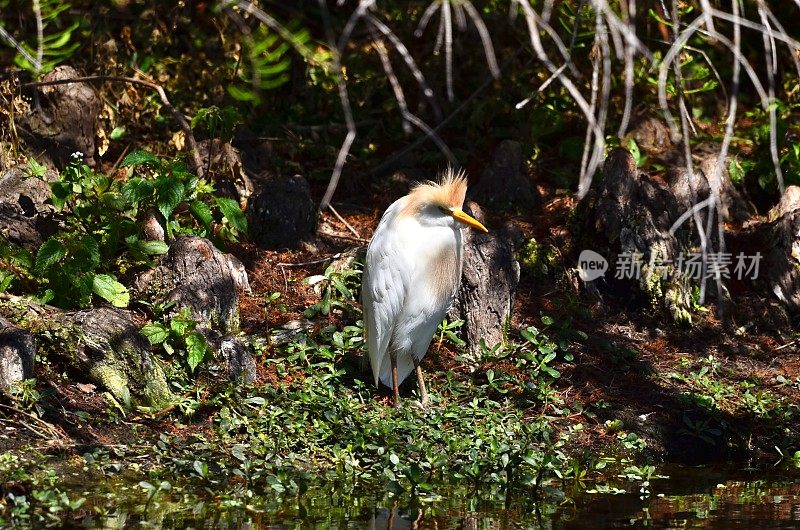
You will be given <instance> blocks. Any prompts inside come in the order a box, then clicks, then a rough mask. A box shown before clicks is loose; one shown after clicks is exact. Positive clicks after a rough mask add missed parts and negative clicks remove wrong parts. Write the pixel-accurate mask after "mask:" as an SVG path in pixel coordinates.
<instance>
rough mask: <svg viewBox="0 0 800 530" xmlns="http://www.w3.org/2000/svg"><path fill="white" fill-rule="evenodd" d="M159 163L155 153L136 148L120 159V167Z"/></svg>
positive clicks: (150, 165)
mask: <svg viewBox="0 0 800 530" xmlns="http://www.w3.org/2000/svg"><path fill="white" fill-rule="evenodd" d="M159 164H161V161H160V160H159V159H158V157H157V156H156V155H154V154H153V153H151V152H149V151H144V150H137V151H134V152H132V153H129V154H128V156H126V157H125V158H124V159H123V160H122V164H120V166H121V167H128V166H131V167H136V166H147V167H157V166H158V165H159Z"/></svg>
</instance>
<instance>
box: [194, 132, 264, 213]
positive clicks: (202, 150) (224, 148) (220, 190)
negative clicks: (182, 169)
mask: <svg viewBox="0 0 800 530" xmlns="http://www.w3.org/2000/svg"><path fill="white" fill-rule="evenodd" d="M197 151H198V153H199V154H200V160H201V161H202V163H203V170H204V174H205V176H206V178H208V179H210V180H211V181H212V182H214V188H215V190H216V192H217V194H218V195H221V196H223V197H230V198H231V199H236V200H237V201H239V204H240V205H241V206H242V207H243V208H244V207H245V206H246V205H247V200H248V199H249V198H250V195H252V193H253V183H252V182H251V181H250V178H249V177H248V176H247V172H246V171H245V169H244V165H243V164H242V157H241V155H240V154H239V150H238V149H236V148H235V147H233V146H232V145H231V144H230V143H228V142H223V141H222V140H220V139H218V138H214V139H213V140H202V141H200V142H198V143H197ZM193 169H195V170H196V168H193Z"/></svg>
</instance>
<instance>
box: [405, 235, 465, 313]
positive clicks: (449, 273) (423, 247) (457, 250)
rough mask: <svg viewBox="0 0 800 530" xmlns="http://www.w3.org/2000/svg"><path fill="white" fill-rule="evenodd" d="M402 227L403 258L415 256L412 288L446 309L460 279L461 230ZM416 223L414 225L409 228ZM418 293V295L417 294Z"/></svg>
mask: <svg viewBox="0 0 800 530" xmlns="http://www.w3.org/2000/svg"><path fill="white" fill-rule="evenodd" d="M408 224H409V226H404V227H403V229H404V230H403V231H404V232H405V234H404V235H406V236H407V237H404V238H403V239H405V240H406V249H407V252H406V255H407V256H415V257H416V259H415V261H416V263H415V264H414V265H415V272H416V274H415V275H414V276H415V277H416V281H415V282H414V285H415V286H419V288H420V289H421V290H424V291H425V294H426V295H427V297H429V298H430V299H431V301H432V302H433V303H434V305H437V306H445V308H446V306H448V305H449V304H450V302H451V301H452V298H453V296H454V295H455V293H456V290H457V289H458V284H459V280H460V279H461V230H460V229H459V228H453V227H449V226H421V225H419V224H416V223H415V222H414V221H413V220H409V223H408ZM413 224H416V226H412V225H413ZM420 294H421V293H420Z"/></svg>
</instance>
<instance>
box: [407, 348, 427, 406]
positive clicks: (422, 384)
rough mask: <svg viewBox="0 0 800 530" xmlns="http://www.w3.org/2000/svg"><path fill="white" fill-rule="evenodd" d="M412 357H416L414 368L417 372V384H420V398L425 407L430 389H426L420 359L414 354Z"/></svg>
mask: <svg viewBox="0 0 800 530" xmlns="http://www.w3.org/2000/svg"><path fill="white" fill-rule="evenodd" d="M411 357H412V358H413V359H414V370H415V371H416V372H417V386H419V397H420V400H421V401H422V406H423V407H424V406H425V405H427V404H428V391H427V390H425V380H424V379H423V378H422V367H420V365H419V361H418V360H417V359H416V357H414V356H413V355H412V356H411Z"/></svg>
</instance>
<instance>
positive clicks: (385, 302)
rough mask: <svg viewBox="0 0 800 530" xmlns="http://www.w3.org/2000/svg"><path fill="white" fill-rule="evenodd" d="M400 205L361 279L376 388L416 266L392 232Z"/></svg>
mask: <svg viewBox="0 0 800 530" xmlns="http://www.w3.org/2000/svg"><path fill="white" fill-rule="evenodd" d="M401 200H402V199H401ZM398 202H399V201H398ZM398 202H395V203H394V204H392V205H391V206H390V207H389V209H387V210H386V213H384V215H383V217H382V218H381V222H380V223H379V224H378V228H377V229H376V230H375V235H373V237H372V241H371V242H370V244H369V248H367V257H366V264H365V266H364V274H363V277H362V286H361V301H362V304H363V307H364V331H365V334H366V338H367V347H368V349H369V362H370V365H371V366H372V375H373V376H374V378H375V386H378V380H379V378H380V376H381V372H382V370H381V367H382V366H383V364H384V361H385V362H386V363H387V365H388V363H389V355H388V348H389V343H390V341H391V338H392V335H393V331H394V330H393V328H394V323H395V322H396V320H397V318H398V317H399V316H400V314H401V312H402V309H403V303H404V302H405V299H406V295H407V293H408V289H409V286H410V285H411V273H412V272H413V269H414V264H413V263H412V262H409V261H408V260H407V258H406V257H405V253H404V252H403V251H402V246H401V241H400V239H399V237H397V230H391V229H390V227H391V225H392V223H393V222H394V220H395V218H396V215H397V213H398V210H399V207H398ZM384 371H385V370H384Z"/></svg>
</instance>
